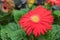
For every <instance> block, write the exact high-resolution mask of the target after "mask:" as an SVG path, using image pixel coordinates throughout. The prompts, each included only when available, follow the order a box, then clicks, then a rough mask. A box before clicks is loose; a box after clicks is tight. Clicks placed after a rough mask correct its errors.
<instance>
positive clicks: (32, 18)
mask: <svg viewBox="0 0 60 40" xmlns="http://www.w3.org/2000/svg"><path fill="white" fill-rule="evenodd" d="M31 20H32V21H33V22H39V17H38V16H32V17H31Z"/></svg>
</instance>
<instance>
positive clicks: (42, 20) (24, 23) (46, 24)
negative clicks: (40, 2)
mask: <svg viewBox="0 0 60 40" xmlns="http://www.w3.org/2000/svg"><path fill="white" fill-rule="evenodd" d="M52 22H53V16H52V14H51V11H49V10H47V9H45V8H43V7H42V6H38V7H37V8H35V9H34V10H31V11H29V12H28V13H27V14H25V15H24V16H22V18H21V19H20V20H19V24H20V25H21V27H22V28H23V29H24V31H25V32H26V33H27V34H28V35H30V34H34V35H35V36H39V35H40V34H43V35H44V34H45V33H46V32H47V31H48V30H51V29H52V27H51V24H52Z"/></svg>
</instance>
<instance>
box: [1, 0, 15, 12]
mask: <svg viewBox="0 0 60 40" xmlns="http://www.w3.org/2000/svg"><path fill="white" fill-rule="evenodd" d="M1 1H2V2H3V3H2V11H3V12H6V13H8V12H12V11H13V9H14V7H15V4H14V1H13V0H1Z"/></svg>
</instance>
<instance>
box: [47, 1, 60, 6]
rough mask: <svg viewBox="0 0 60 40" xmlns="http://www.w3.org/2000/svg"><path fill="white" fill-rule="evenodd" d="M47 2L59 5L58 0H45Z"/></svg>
mask: <svg viewBox="0 0 60 40" xmlns="http://www.w3.org/2000/svg"><path fill="white" fill-rule="evenodd" d="M47 2H48V3H50V4H51V5H57V6H60V0H47Z"/></svg>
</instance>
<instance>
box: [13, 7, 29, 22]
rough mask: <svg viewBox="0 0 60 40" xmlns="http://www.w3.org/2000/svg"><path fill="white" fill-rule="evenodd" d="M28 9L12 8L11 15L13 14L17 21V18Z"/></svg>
mask: <svg viewBox="0 0 60 40" xmlns="http://www.w3.org/2000/svg"><path fill="white" fill-rule="evenodd" d="M28 11H29V8H26V9H21V10H14V12H13V15H14V19H15V21H16V22H18V20H19V19H20V18H21V17H22V16H23V15H24V14H26V13H27V12H28Z"/></svg>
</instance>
